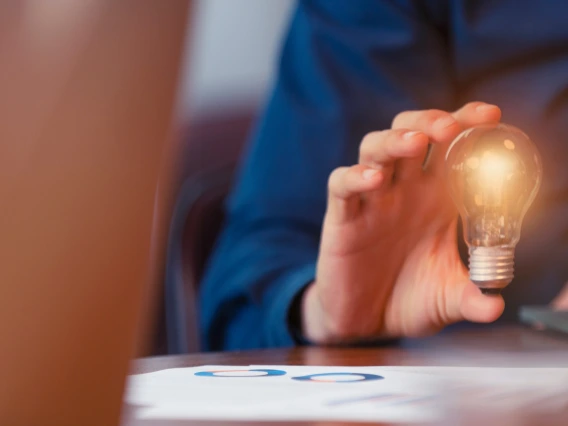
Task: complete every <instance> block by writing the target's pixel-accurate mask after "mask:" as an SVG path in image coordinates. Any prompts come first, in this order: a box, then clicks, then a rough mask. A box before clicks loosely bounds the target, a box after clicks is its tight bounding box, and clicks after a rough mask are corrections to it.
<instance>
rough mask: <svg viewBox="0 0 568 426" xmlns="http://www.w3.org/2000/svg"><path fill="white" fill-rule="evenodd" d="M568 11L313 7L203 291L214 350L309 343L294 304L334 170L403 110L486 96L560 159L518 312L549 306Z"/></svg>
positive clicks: (565, 129) (478, 5)
mask: <svg viewBox="0 0 568 426" xmlns="http://www.w3.org/2000/svg"><path fill="white" fill-rule="evenodd" d="M566 16H568V2H562V1H554V2H553V1H550V2H536V1H533V0H491V1H489V0H470V1H466V0H456V1H440V0H432V1H428V2H426V1H410V0H407V1H404V0H399V1H394V0H391V1H379V0H349V1H346V0H303V1H299V3H298V7H297V10H296V12H295V13H294V16H293V19H292V23H291V27H290V30H289V34H288V36H287V38H286V41H285V44H284V46H283V50H282V55H281V60H280V64H279V68H278V74H277V78H276V82H275V86H274V89H273V93H272V96H271V97H270V99H269V102H268V105H267V107H266V109H265V112H264V114H263V116H262V117H261V119H260V121H259V123H258V126H257V128H256V131H255V132H254V135H253V138H252V141H251V144H250V146H249V149H248V152H247V155H246V159H245V161H244V164H243V167H242V170H241V173H240V177H239V179H238V183H237V185H236V187H235V188H234V192H233V194H232V197H231V199H230V202H229V205H228V221H227V224H226V227H225V229H224V231H223V234H222V237H221V239H220V241H219V243H218V246H217V249H216V252H215V254H214V256H213V258H212V260H211V262H210V265H209V268H208V273H207V275H206V278H205V280H204V282H203V285H202V291H201V295H200V302H201V303H200V305H201V318H200V319H201V329H202V338H203V344H204V347H205V348H207V349H209V350H222V349H243V348H257V347H268V346H290V345H293V344H294V340H293V339H292V336H291V334H290V330H289V329H288V324H287V320H286V319H287V312H288V309H289V306H290V303H291V301H292V300H293V299H294V296H295V295H296V294H297V293H298V292H299V291H301V290H302V289H303V288H304V286H305V285H307V284H308V283H309V282H310V281H311V280H313V278H314V273H315V263H316V259H317V252H318V244H319V237H320V232H321V225H322V220H323V215H324V211H325V204H326V182H327V178H328V176H329V174H330V172H331V171H332V170H333V169H334V168H336V167H338V166H343V165H351V164H354V163H356V162H357V151H358V145H359V143H360V141H361V138H362V137H363V136H364V135H365V134H366V133H367V132H370V131H374V130H381V129H386V128H388V127H390V123H391V121H392V119H393V117H394V116H395V115H396V114H397V113H398V112H400V111H403V110H408V109H428V108H440V109H455V108H457V107H459V106H460V105H462V104H463V103H465V102H467V101H473V100H483V101H486V102H490V103H495V104H497V105H499V106H501V107H502V108H503V112H504V114H503V121H504V122H507V123H510V124H513V125H517V126H518V127H521V128H522V129H523V130H525V131H526V132H527V133H528V134H529V135H530V136H531V137H532V138H533V139H534V140H535V142H536V143H537V144H538V146H539V147H540V150H541V153H542V156H543V160H544V166H545V176H544V183H543V187H542V190H541V192H540V195H539V197H538V198H537V200H536V202H535V205H533V208H532V209H531V210H530V212H529V215H528V217H527V219H526V222H525V226H524V228H523V236H522V238H521V243H520V244H519V246H518V250H517V279H515V281H514V282H513V284H511V286H510V288H509V289H508V290H507V291H506V295H505V297H506V300H507V302H508V308H507V309H508V310H507V312H506V314H505V318H512V317H514V315H515V310H516V308H517V307H518V305H519V304H520V303H547V302H549V301H550V299H551V298H552V297H553V296H554V295H555V293H556V292H557V291H558V290H559V289H560V288H561V286H562V283H563V281H564V280H566V279H568V250H567V247H568V246H567V239H568V203H567V196H568V185H567V184H568V167H566V165H565V163H566V162H568V155H567V154H568V152H567V145H566V138H567V137H568V102H567V100H568V25H567V23H566ZM377 267H380V263H378V266H377Z"/></svg>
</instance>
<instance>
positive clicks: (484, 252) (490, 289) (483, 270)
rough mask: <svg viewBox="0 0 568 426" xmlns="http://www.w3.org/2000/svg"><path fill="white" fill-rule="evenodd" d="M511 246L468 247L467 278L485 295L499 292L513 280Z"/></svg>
mask: <svg viewBox="0 0 568 426" xmlns="http://www.w3.org/2000/svg"><path fill="white" fill-rule="evenodd" d="M514 266H515V249H514V248H513V247H499V246H498V247H470V248H469V278H470V279H471V281H473V282H474V283H475V284H476V285H477V286H478V287H479V289H480V290H481V292H482V293H483V294H486V295H496V294H500V293H501V290H502V289H503V288H505V287H507V285H509V283H510V282H511V281H512V280H513V276H514Z"/></svg>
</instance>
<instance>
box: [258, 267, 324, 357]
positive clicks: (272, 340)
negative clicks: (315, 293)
mask: <svg viewBox="0 0 568 426" xmlns="http://www.w3.org/2000/svg"><path fill="white" fill-rule="evenodd" d="M315 272H316V267H315V264H311V265H306V266H303V267H301V268H299V269H296V270H294V271H292V272H290V273H289V274H285V275H284V276H282V277H281V278H280V280H278V281H279V282H278V286H277V288H276V290H275V291H274V292H271V295H270V299H269V300H270V304H269V306H268V321H267V323H266V324H265V326H266V327H267V336H268V342H267V344H268V346H270V347H285V346H294V345H297V344H307V342H303V340H302V338H301V332H300V330H299V329H298V328H297V324H291V323H290V313H291V312H290V309H291V308H292V307H293V305H294V302H295V301H297V299H298V298H299V297H301V294H302V293H303V291H304V290H305V289H306V287H307V286H308V285H309V284H310V283H312V282H313V281H314V279H315Z"/></svg>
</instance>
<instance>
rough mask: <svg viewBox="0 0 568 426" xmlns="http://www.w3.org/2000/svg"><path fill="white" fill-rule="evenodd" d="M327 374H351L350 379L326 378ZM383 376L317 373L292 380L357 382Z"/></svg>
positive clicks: (336, 374) (331, 374)
mask: <svg viewBox="0 0 568 426" xmlns="http://www.w3.org/2000/svg"><path fill="white" fill-rule="evenodd" d="M329 376H332V377H333V376H346V377H347V376H353V378H352V380H334V379H333V378H330V379H326V377H329ZM382 379H384V377H383V376H379V375H377V374H367V373H319V374H309V375H307V376H299V377H292V380H300V381H304V382H318V383H357V382H368V381H370V380H382Z"/></svg>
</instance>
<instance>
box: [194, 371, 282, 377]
mask: <svg viewBox="0 0 568 426" xmlns="http://www.w3.org/2000/svg"><path fill="white" fill-rule="evenodd" d="M247 372H249V373H253V374H246V373H247ZM227 373H232V374H227ZM234 373H244V374H234ZM254 373H264V374H254ZM285 374H286V372H285V371H283V370H268V369H253V370H213V371H198V372H197V373H195V375H196V376H202V377H225V378H235V377H236V378H238V377H266V376H284V375H285Z"/></svg>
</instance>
